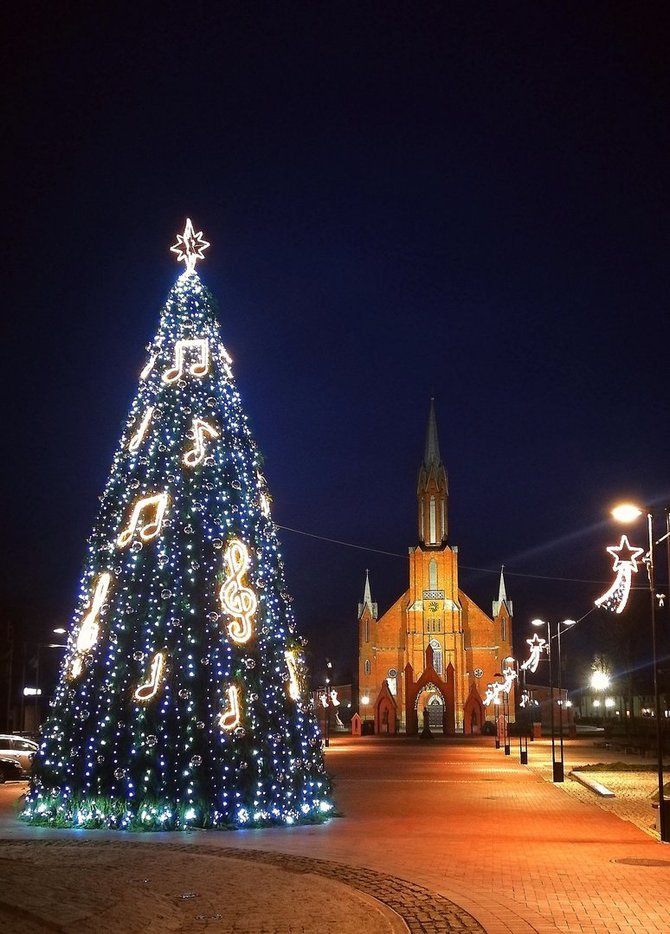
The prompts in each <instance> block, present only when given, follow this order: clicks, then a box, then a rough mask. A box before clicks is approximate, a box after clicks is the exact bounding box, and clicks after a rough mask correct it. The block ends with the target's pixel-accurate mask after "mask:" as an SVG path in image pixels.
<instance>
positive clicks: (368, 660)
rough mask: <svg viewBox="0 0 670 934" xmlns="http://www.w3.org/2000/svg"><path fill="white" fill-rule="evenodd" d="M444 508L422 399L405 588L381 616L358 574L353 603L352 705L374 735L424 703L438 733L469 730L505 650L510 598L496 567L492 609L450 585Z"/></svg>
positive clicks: (454, 580)
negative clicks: (414, 525) (420, 452)
mask: <svg viewBox="0 0 670 934" xmlns="http://www.w3.org/2000/svg"><path fill="white" fill-rule="evenodd" d="M448 507H449V490H448V485H447V472H446V469H445V467H444V464H443V462H442V459H441V457H440V446H439V441H438V434H437V422H436V419H435V406H434V403H433V400H432V399H431V403H430V412H429V415H428V427H427V430H426V445H425V451H424V456H423V463H422V464H421V466H420V467H419V477H418V482H417V513H418V515H417V519H418V544H417V545H415V546H413V547H411V548H410V549H409V586H408V588H407V590H406V591H405V592H404V593H403V594H402V595H401V596H400V597H399V598H398V599H397V600H396V601H395V603H394V604H393V605H392V606H391V607H390V608H389V609H388V610H387V611H386V613H384V614H383V615H382V616H381V617H380V616H379V615H378V612H377V604H376V603H373V601H372V596H371V589H370V579H369V576H368V574H367V572H366V579H365V590H364V594H363V602H362V603H359V605H358V640H359V662H358V666H359V672H358V674H359V712H360V716H361V719H362V720H371V719H373V718H374V721H375V732H378V733H396V732H401V731H403V730H404V732H405V733H408V734H415V733H417V732H418V731H419V730H420V729H421V728H422V726H423V723H424V711H425V710H427V711H428V719H429V723H430V725H431V729H432V730H433V731H442V732H444V733H446V734H450V733H455V732H465V733H473V732H474V733H478V732H479V731H480V729H481V725H482V723H483V722H484V720H485V719H486V717H487V716H488V719H490V720H493V717H494V711H493V709H488V708H485V707H484V705H483V703H482V701H483V699H484V696H485V693H486V687H487V685H488V684H489V683H490V682H492V681H493V680H494V676H495V675H496V674H498V673H500V672H502V669H503V667H504V664H505V659H506V658H507V657H508V656H510V655H511V654H512V601H511V600H508V599H507V594H506V592H505V580H504V576H503V572H502V571H501V573H500V585H499V591H498V599H497V600H494V601H493V607H492V614H491V616H488V615H487V614H486V613H485V612H484V611H483V610H481V609H480V608H479V607H478V606H477V604H476V603H474V601H473V600H471V599H470V597H468V595H467V594H466V593H464V592H463V591H462V590H461V589H460V588H459V586H458V546H457V545H454V544H451V542H450V540H449V534H448V530H449V522H448V519H449V510H448ZM365 701H366V702H367V703H366V702H365ZM512 709H513V708H512Z"/></svg>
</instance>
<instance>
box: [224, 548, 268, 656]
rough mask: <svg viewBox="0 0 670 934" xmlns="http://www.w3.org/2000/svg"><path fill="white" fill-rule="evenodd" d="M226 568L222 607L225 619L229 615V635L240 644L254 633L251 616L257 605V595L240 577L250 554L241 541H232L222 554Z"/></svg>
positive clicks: (247, 567)
mask: <svg viewBox="0 0 670 934" xmlns="http://www.w3.org/2000/svg"><path fill="white" fill-rule="evenodd" d="M223 560H224V562H225V564H226V565H227V567H228V575H227V577H226V579H225V580H224V582H223V584H222V586H221V589H220V591H219V600H220V601H221V608H222V610H223V612H224V613H225V614H226V615H227V616H232V617H233V620H232V622H230V623H228V635H229V636H230V638H231V639H232V640H233V642H237V643H238V644H240V645H242V644H244V643H245V642H248V641H249V639H251V636H252V634H253V625H252V622H253V617H254V614H255V612H256V607H257V606H258V599H257V597H256V594H255V593H254V592H253V590H251V588H250V587H246V586H245V585H244V583H243V580H242V578H243V577H244V576H245V574H246V573H247V571H248V569H249V551H248V549H247V546H246V545H245V544H244V542H241V541H240V540H239V539H237V538H233V539H232V540H231V541H230V542H229V543H228V547H227V548H226V551H225V553H224V555H223Z"/></svg>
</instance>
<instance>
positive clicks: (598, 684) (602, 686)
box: [591, 671, 610, 691]
mask: <svg viewBox="0 0 670 934" xmlns="http://www.w3.org/2000/svg"><path fill="white" fill-rule="evenodd" d="M609 686H610V678H609V675H606V674H605V672H604V671H594V672H593V674H592V675H591V687H592V688H593V690H594V691H605V690H607V688H608V687H609Z"/></svg>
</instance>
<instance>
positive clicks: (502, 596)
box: [493, 564, 512, 616]
mask: <svg viewBox="0 0 670 934" xmlns="http://www.w3.org/2000/svg"><path fill="white" fill-rule="evenodd" d="M503 605H504V606H506V607H507V612H508V613H509V615H510V616H511V615H512V601H511V600H509V599H508V597H507V589H506V587H505V565H504V564H503V565H501V567H500V583H499V584H498V599H497V600H494V601H493V615H494V616H497V615H498V614H499V613H500V607H501V606H503Z"/></svg>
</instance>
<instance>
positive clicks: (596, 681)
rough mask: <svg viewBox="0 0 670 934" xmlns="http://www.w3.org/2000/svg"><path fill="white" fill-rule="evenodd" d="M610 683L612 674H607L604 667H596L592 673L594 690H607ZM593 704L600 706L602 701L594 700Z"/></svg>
mask: <svg viewBox="0 0 670 934" xmlns="http://www.w3.org/2000/svg"><path fill="white" fill-rule="evenodd" d="M610 683H611V682H610V676H609V675H608V674H607V672H606V671H603V670H602V669H596V670H595V671H594V672H593V674H592V675H591V687H592V689H593V690H594V691H602V692H605V691H606V690H607V688H608V687H609V686H610ZM603 699H604V693H603ZM593 706H594V707H600V701H599V700H598V701H595V700H594V701H593ZM602 707H603V714H602V721H603V729H604V728H605V705H604V704H603V705H602Z"/></svg>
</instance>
